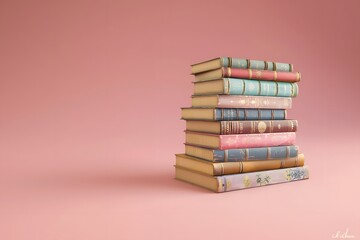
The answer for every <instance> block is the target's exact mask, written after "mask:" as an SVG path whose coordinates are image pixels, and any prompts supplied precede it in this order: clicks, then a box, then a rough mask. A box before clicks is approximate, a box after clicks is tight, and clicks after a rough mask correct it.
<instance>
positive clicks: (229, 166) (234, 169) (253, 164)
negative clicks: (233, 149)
mask: <svg viewBox="0 0 360 240" xmlns="http://www.w3.org/2000/svg"><path fill="white" fill-rule="evenodd" d="M302 166H304V154H299V156H296V157H295V158H288V159H281V160H279V159H276V160H275V159H274V160H265V161H250V162H227V163H213V176H219V175H227V174H237V173H247V172H257V171H265V170H272V169H281V168H289V167H302Z"/></svg>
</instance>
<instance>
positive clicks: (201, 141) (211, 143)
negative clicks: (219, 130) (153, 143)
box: [185, 131, 296, 150]
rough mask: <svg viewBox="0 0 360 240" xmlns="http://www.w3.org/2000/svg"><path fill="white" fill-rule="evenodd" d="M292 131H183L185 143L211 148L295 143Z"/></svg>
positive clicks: (272, 145)
mask: <svg viewBox="0 0 360 240" xmlns="http://www.w3.org/2000/svg"><path fill="white" fill-rule="evenodd" d="M295 138H296V135H295V133H294V132H282V133H260V134H232V135H218V134H210V133H199V132H190V131H186V132H185V143H186V144H189V145H195V146H199V147H208V148H212V149H220V150H225V149H232V148H255V147H274V146H287V145H295Z"/></svg>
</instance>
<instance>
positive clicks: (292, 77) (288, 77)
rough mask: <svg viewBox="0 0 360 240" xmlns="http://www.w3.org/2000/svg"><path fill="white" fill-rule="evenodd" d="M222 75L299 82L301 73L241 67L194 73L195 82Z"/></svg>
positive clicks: (222, 76) (217, 77)
mask: <svg viewBox="0 0 360 240" xmlns="http://www.w3.org/2000/svg"><path fill="white" fill-rule="evenodd" d="M224 77H229V78H241V79H256V80H266V81H278V82H299V81H300V79H301V75H300V73H299V72H278V71H269V70H257V69H241V68H225V67H222V68H219V69H215V70H212V71H207V72H203V73H199V74H196V75H195V82H202V81H208V80H214V79H220V78H224Z"/></svg>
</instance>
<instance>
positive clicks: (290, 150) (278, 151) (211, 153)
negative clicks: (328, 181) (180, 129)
mask: <svg viewBox="0 0 360 240" xmlns="http://www.w3.org/2000/svg"><path fill="white" fill-rule="evenodd" d="M298 152H299V147H298V146H293V145H290V146H278V147H260V148H235V149H227V150H216V149H211V148H204V147H198V146H192V145H188V144H187V145H185V154H187V155H189V156H193V157H198V158H201V159H204V160H207V161H211V162H238V161H258V160H260V161H261V160H270V159H283V158H293V157H296V156H297V155H298Z"/></svg>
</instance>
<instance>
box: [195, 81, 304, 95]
mask: <svg viewBox="0 0 360 240" xmlns="http://www.w3.org/2000/svg"><path fill="white" fill-rule="evenodd" d="M298 92H299V88H298V85H297V84H296V83H289V82H274V81H260V80H248V79H238V78H222V79H218V80H211V81H204V82H194V95H214V94H226V95H248V96H273V97H296V96H297V95H298Z"/></svg>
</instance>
